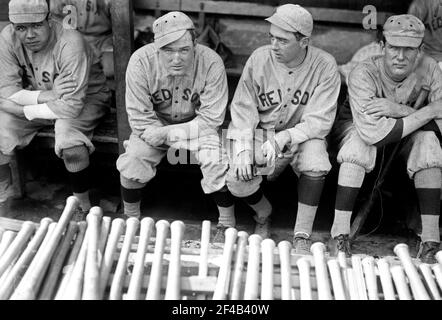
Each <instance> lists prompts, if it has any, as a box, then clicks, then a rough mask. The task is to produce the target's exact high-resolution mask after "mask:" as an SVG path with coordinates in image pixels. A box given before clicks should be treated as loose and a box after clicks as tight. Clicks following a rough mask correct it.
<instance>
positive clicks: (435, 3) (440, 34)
mask: <svg viewBox="0 0 442 320" xmlns="http://www.w3.org/2000/svg"><path fill="white" fill-rule="evenodd" d="M408 13H409V14H412V15H414V16H416V17H418V18H419V19H420V20H421V21H422V22H423V23H424V24H425V36H424V41H423V43H424V44H423V46H422V47H423V48H422V49H423V52H425V53H426V54H428V55H429V56H430V57H432V58H434V59H435V60H436V61H437V62H438V63H439V66H440V67H441V68H442V0H414V1H413V2H412V3H411V5H410V8H409V9H408Z"/></svg>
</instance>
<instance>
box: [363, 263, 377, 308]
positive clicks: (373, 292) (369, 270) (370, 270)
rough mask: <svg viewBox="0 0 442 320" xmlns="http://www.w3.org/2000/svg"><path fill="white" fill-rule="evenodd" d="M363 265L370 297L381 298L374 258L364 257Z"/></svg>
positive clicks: (372, 298)
mask: <svg viewBox="0 0 442 320" xmlns="http://www.w3.org/2000/svg"><path fill="white" fill-rule="evenodd" d="M362 267H363V268H364V274H365V281H366V283H367V291H368V299H369V300H379V296H378V284H377V280H376V272H375V269H374V258H373V257H371V256H368V257H365V258H364V259H362Z"/></svg>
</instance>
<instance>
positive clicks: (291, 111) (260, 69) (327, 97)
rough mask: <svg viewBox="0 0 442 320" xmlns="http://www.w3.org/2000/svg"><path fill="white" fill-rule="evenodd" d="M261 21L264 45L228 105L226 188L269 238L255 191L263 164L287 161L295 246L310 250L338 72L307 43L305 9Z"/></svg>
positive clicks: (285, 8)
mask: <svg viewBox="0 0 442 320" xmlns="http://www.w3.org/2000/svg"><path fill="white" fill-rule="evenodd" d="M266 20H267V21H268V22H270V42H271V44H270V45H267V46H263V47H261V48H258V49H257V50H256V51H254V52H253V53H252V55H251V57H250V58H249V59H248V61H247V63H246V65H245V67H244V71H243V74H242V76H241V79H240V81H239V84H238V87H237V89H236V92H235V95H234V98H233V101H232V104H231V117H232V121H231V123H230V126H229V131H228V135H227V137H228V138H229V139H231V140H233V153H232V154H231V161H232V165H231V167H230V170H229V172H228V175H227V186H228V188H229V190H230V191H231V193H232V194H233V195H234V196H237V197H240V198H243V199H244V200H245V202H246V203H247V204H248V205H250V206H251V207H252V208H253V210H254V211H255V212H256V216H255V220H256V222H257V224H256V228H255V232H256V233H259V234H262V235H267V236H268V235H269V226H270V215H271V212H272V206H271V204H270V203H269V201H268V200H267V198H266V197H265V196H264V195H263V193H262V191H261V189H260V184H261V182H262V175H264V174H267V173H270V172H271V171H272V170H269V171H268V170H267V169H268V168H271V169H272V168H275V170H277V171H280V170H279V169H278V168H279V167H280V166H279V164H278V163H279V162H280V161H279V160H281V162H282V163H287V162H290V164H291V166H292V169H293V170H294V171H295V172H296V173H297V175H298V177H299V182H298V212H297V217H296V224H295V227H294V247H295V250H296V252H297V253H301V254H309V253H310V235H311V233H312V227H313V221H314V218H315V215H316V211H317V207H318V203H319V199H320V196H321V193H322V188H323V186H324V179H325V176H326V174H327V173H328V172H329V170H330V169H331V164H330V162H329V158H328V153H327V150H326V149H327V148H326V143H325V137H326V136H327V134H328V133H329V131H330V129H331V127H332V124H333V121H334V119H335V115H336V105H337V99H338V95H339V89H340V76H339V72H338V68H337V64H336V61H335V59H334V58H333V57H332V56H331V55H330V54H328V53H326V52H324V51H323V50H320V49H318V48H316V47H313V46H311V45H309V37H310V35H311V33H312V29H313V19H312V16H311V14H310V13H309V12H308V11H307V10H305V9H304V8H302V7H301V6H299V5H294V4H286V5H282V6H280V7H278V8H277V9H276V12H275V13H274V14H273V15H272V16H271V17H269V18H267V19H266ZM276 156H277V157H278V160H277V161H276V164H275V157H276ZM286 159H289V161H287V160H286ZM263 167H264V168H263ZM266 168H267V169H266ZM272 175H275V172H273V173H272Z"/></svg>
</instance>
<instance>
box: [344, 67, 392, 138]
mask: <svg viewBox="0 0 442 320" xmlns="http://www.w3.org/2000/svg"><path fill="white" fill-rule="evenodd" d="M348 94H349V98H350V108H351V112H352V115H353V122H354V124H355V127H356V131H357V132H358V133H359V136H360V137H361V139H362V140H364V141H365V142H366V143H367V144H369V145H374V144H376V143H377V142H379V141H381V140H382V139H384V138H385V137H386V136H387V135H388V134H389V133H390V132H391V131H392V129H393V128H394V126H395V123H396V120H395V119H393V118H387V117H380V118H379V117H374V116H371V115H367V114H364V113H363V112H362V108H363V106H365V105H366V104H367V103H368V102H370V101H372V100H373V99H376V98H380V97H378V96H377V94H376V85H375V79H374V78H373V75H371V74H370V72H369V71H368V69H367V68H366V67H365V66H363V65H359V66H357V67H356V68H355V69H353V71H352V72H351V73H350V76H349V81H348Z"/></svg>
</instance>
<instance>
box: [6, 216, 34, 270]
mask: <svg viewBox="0 0 442 320" xmlns="http://www.w3.org/2000/svg"><path fill="white" fill-rule="evenodd" d="M34 232H35V224H34V223H33V222H31V221H26V222H24V223H23V225H22V226H21V228H20V231H19V232H18V234H17V236H16V237H15V238H14V240H13V241H12V242H11V243H10V245H9V246H8V248H7V249H6V250H5V252H4V253H3V255H2V256H1V258H0V277H1V276H2V275H3V273H4V272H5V270H6V269H7V268H8V267H9V266H10V265H11V263H12V262H13V261H14V259H16V258H17V256H19V255H20V254H21V253H22V251H23V250H24V248H25V246H26V245H27V243H28V241H29V239H30V238H31V237H32V235H33V234H34Z"/></svg>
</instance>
